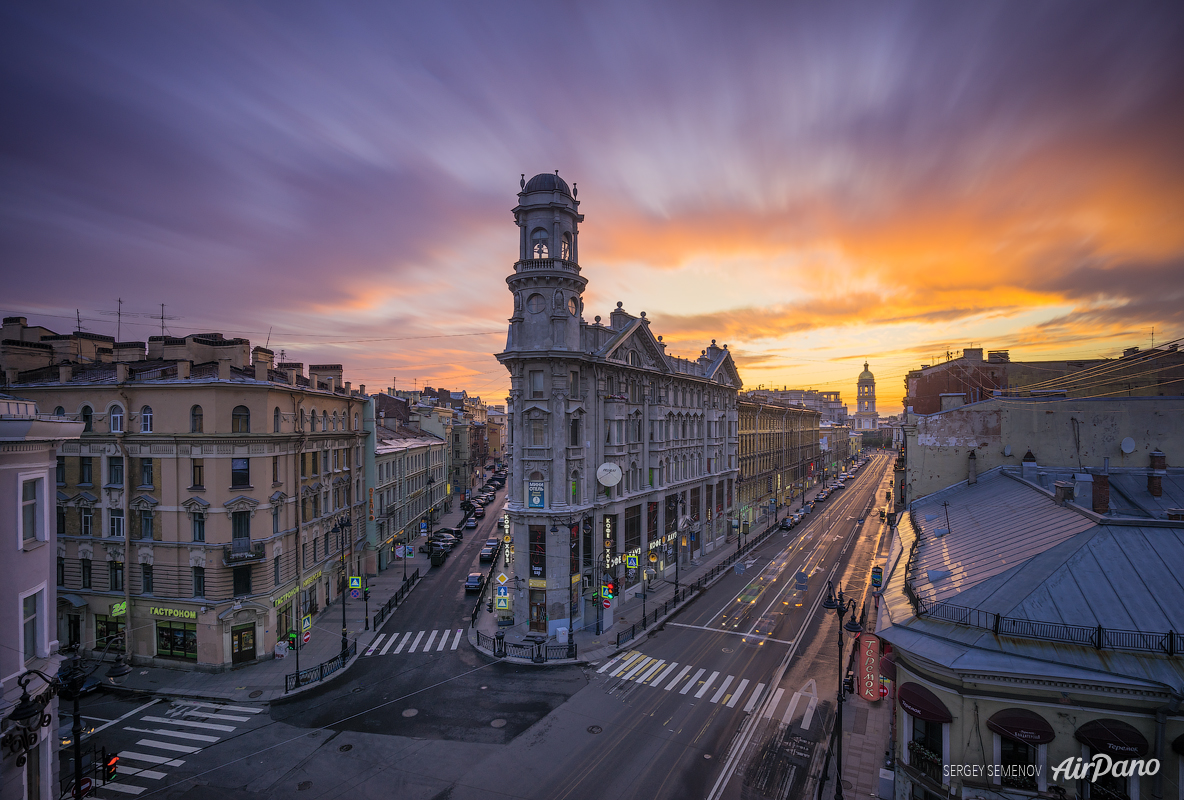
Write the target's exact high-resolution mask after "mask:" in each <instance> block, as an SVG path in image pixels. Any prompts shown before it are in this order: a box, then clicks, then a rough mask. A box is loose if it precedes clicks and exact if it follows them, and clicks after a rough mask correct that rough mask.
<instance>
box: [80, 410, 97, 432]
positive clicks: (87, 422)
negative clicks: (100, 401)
mask: <svg viewBox="0 0 1184 800" xmlns="http://www.w3.org/2000/svg"><path fill="white" fill-rule="evenodd" d="M94 416H95V415H94V412H93V411H92V410H91V408H90V406H83V407H82V432H83V433H90V432H92V431H93V430H94Z"/></svg>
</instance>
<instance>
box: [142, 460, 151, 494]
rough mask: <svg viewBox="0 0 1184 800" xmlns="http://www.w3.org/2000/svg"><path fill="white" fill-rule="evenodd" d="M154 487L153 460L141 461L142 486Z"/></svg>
mask: <svg viewBox="0 0 1184 800" xmlns="http://www.w3.org/2000/svg"><path fill="white" fill-rule="evenodd" d="M152 485H153V477H152V459H150V458H141V459H140V486H141V487H151V486H152Z"/></svg>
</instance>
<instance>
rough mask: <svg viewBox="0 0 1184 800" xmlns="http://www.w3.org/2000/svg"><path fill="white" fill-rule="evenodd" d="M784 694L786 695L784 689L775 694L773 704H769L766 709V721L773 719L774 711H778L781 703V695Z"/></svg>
mask: <svg viewBox="0 0 1184 800" xmlns="http://www.w3.org/2000/svg"><path fill="white" fill-rule="evenodd" d="M783 694H785V690H784V689H778V690H777V691H776V692H774V693H773V702H771V703H769V705H768V707H767V708H765V719H772V717H773V710H774V709H776V708H777V704H778V703H780V702H781V695H783Z"/></svg>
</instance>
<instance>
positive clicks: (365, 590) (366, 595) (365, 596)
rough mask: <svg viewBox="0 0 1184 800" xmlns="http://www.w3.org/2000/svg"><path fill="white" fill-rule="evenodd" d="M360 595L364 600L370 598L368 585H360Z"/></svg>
mask: <svg viewBox="0 0 1184 800" xmlns="http://www.w3.org/2000/svg"><path fill="white" fill-rule="evenodd" d="M362 595H363V597H362V599H363V600H366V601H369V600H370V587H369V586H363V587H362Z"/></svg>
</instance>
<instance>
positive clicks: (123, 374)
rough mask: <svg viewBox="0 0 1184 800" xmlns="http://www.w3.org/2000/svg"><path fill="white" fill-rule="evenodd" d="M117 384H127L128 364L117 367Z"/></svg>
mask: <svg viewBox="0 0 1184 800" xmlns="http://www.w3.org/2000/svg"><path fill="white" fill-rule="evenodd" d="M115 382H116V383H127V364H116V365H115Z"/></svg>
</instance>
